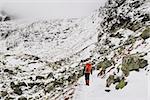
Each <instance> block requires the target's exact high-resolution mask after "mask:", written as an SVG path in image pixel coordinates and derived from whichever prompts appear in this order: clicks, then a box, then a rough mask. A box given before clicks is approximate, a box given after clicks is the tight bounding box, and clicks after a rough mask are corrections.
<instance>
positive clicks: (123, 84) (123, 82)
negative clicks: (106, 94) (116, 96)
mask: <svg viewBox="0 0 150 100" xmlns="http://www.w3.org/2000/svg"><path fill="white" fill-rule="evenodd" d="M126 85H127V82H125V80H124V79H122V80H121V81H120V82H119V83H118V84H117V85H116V87H115V88H116V89H117V90H118V89H123V88H124V87H125V86H126Z"/></svg>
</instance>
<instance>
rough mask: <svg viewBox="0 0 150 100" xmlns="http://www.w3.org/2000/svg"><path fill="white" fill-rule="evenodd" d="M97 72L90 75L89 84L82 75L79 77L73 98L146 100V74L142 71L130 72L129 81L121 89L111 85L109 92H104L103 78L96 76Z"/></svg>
mask: <svg viewBox="0 0 150 100" xmlns="http://www.w3.org/2000/svg"><path fill="white" fill-rule="evenodd" d="M97 73H98V72H96V71H95V72H94V73H93V75H91V77H90V79H91V83H90V86H86V85H85V82H84V77H82V78H80V79H79V81H78V86H77V87H76V90H75V94H74V97H73V100H120V98H122V99H121V100H134V99H135V100H148V83H147V80H148V76H146V75H145V73H144V72H140V73H138V72H133V73H131V75H130V77H129V79H128V82H129V81H130V82H129V84H128V85H127V86H126V87H125V88H124V89H123V90H115V89H114V87H113V86H112V87H111V91H110V92H105V89H106V88H105V80H104V79H101V78H99V77H97ZM139 87H140V89H139Z"/></svg>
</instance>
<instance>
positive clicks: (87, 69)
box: [83, 63, 92, 73]
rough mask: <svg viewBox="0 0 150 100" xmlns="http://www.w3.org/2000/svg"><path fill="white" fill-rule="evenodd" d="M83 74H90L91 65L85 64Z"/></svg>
mask: <svg viewBox="0 0 150 100" xmlns="http://www.w3.org/2000/svg"><path fill="white" fill-rule="evenodd" d="M83 72H84V73H92V64H90V63H87V64H86V65H85V67H84V71H83Z"/></svg>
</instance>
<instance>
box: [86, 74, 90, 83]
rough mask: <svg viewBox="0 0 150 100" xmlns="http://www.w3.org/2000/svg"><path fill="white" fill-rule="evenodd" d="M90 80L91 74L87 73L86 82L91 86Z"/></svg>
mask: <svg viewBox="0 0 150 100" xmlns="http://www.w3.org/2000/svg"><path fill="white" fill-rule="evenodd" d="M89 80H90V73H85V82H86V85H89Z"/></svg>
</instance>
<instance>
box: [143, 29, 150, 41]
mask: <svg viewBox="0 0 150 100" xmlns="http://www.w3.org/2000/svg"><path fill="white" fill-rule="evenodd" d="M141 37H142V38H143V39H144V40H145V39H148V38H149V37H150V28H146V29H145V30H144V31H143V32H142V34H141Z"/></svg>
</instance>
